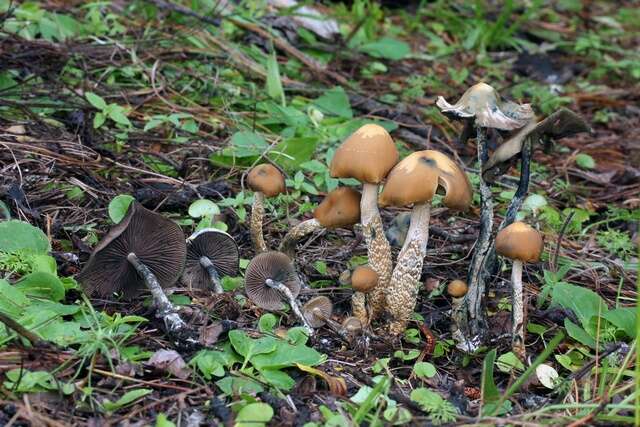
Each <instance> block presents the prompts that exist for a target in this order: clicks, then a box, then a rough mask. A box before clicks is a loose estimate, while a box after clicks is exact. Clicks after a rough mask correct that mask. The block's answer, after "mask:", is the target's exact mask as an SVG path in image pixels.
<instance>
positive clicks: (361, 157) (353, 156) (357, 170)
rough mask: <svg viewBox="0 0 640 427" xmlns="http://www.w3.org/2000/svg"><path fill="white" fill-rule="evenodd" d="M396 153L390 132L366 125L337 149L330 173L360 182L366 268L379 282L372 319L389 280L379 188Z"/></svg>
mask: <svg viewBox="0 0 640 427" xmlns="http://www.w3.org/2000/svg"><path fill="white" fill-rule="evenodd" d="M398 157H399V155H398V150H397V148H396V146H395V144H394V142H393V139H391V136H390V135H389V133H388V132H387V131H386V130H385V129H384V128H383V127H382V126H379V125H375V124H366V125H364V126H362V127H360V128H359V129H358V130H356V131H355V132H354V133H353V134H352V135H351V136H350V137H349V138H347V139H346V140H345V141H344V142H343V143H342V145H340V147H338V149H337V150H336V153H335V155H334V156H333V159H332V160H331V166H330V172H331V176H332V177H334V178H355V179H357V180H358V181H360V182H361V183H362V198H361V200H360V215H361V219H360V223H361V224H362V231H363V235H364V238H365V242H366V245H367V255H368V258H369V265H370V266H371V268H373V269H374V270H375V272H376V273H378V276H379V278H380V279H379V281H378V285H377V286H376V288H375V289H374V290H373V291H372V293H371V297H370V298H369V303H370V307H369V308H370V313H369V315H370V316H371V318H372V319H373V318H375V317H376V316H377V315H379V314H380V313H381V312H382V309H383V307H384V289H385V288H386V287H387V285H388V284H389V281H390V280H391V270H392V269H393V263H392V260H391V247H390V246H389V242H388V241H387V238H386V236H385V233H384V228H383V226H382V219H381V218H380V212H379V211H378V186H379V185H380V183H381V182H382V180H384V178H385V177H386V176H387V174H388V173H389V171H390V170H391V168H393V166H395V164H396V163H397V162H398Z"/></svg>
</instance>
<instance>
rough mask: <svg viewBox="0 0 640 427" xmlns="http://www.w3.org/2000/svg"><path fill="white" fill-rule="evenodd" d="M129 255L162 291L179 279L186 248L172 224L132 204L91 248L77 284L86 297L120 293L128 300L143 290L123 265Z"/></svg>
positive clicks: (134, 274)
mask: <svg viewBox="0 0 640 427" xmlns="http://www.w3.org/2000/svg"><path fill="white" fill-rule="evenodd" d="M132 252H133V253H134V254H136V256H137V257H138V258H139V259H140V261H141V262H142V263H143V264H145V265H146V266H147V267H149V269H150V270H151V271H152V272H153V274H154V275H155V276H156V278H157V279H158V282H159V283H160V286H162V287H163V288H166V287H169V286H171V285H173V284H174V283H175V282H176V280H178V278H179V277H180V274H181V273H182V270H183V269H184V263H185V257H186V253H187V247H186V243H185V239H184V234H183V233H182V230H181V229H180V227H179V226H178V225H177V224H176V223H174V222H173V221H171V220H169V219H167V218H165V217H163V216H162V215H160V214H158V213H155V212H152V211H150V210H148V209H146V208H144V207H143V206H142V205H141V204H140V203H138V202H136V201H134V202H133V203H131V205H130V206H129V210H128V211H127V214H126V215H125V217H124V218H123V219H122V221H120V222H119V223H118V224H116V225H115V226H113V228H111V230H110V231H109V233H107V235H106V236H104V237H103V239H102V240H101V241H100V243H98V245H97V246H96V247H95V249H94V250H93V253H92V254H91V257H90V258H89V262H88V263H87V265H86V266H85V267H84V269H83V270H82V271H81V272H80V274H79V275H78V277H77V278H78V281H79V282H80V283H82V285H83V286H84V288H85V290H86V291H87V293H88V294H90V295H99V296H101V297H107V296H109V295H110V294H112V293H114V292H122V293H123V295H124V297H125V298H128V299H130V298H133V297H135V296H136V295H139V294H140V293H141V292H142V291H144V290H145V289H147V287H146V285H145V283H144V280H143V278H142V277H140V275H139V274H138V273H137V272H136V270H135V268H134V267H133V266H132V265H131V264H130V263H129V261H127V255H129V254H130V253H132Z"/></svg>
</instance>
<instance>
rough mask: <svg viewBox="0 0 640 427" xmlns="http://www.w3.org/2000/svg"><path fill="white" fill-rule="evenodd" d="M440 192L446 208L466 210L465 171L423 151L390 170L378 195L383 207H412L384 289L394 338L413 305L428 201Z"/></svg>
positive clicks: (468, 194)
mask: <svg viewBox="0 0 640 427" xmlns="http://www.w3.org/2000/svg"><path fill="white" fill-rule="evenodd" d="M439 189H443V190H444V198H443V203H444V205H445V206H447V207H449V208H450V209H455V210H466V209H467V208H468V207H469V205H470V203H471V196H472V193H471V185H470V184H469V180H468V178H467V175H466V174H465V173H464V171H463V170H462V169H461V168H460V167H459V166H458V165H457V164H456V163H455V162H454V161H453V160H451V159H450V158H449V157H447V156H446V155H444V154H442V153H440V152H438V151H434V150H424V151H417V152H415V153H412V154H410V155H409V156H407V157H406V158H404V159H403V160H401V161H400V162H399V163H398V164H397V165H396V166H395V167H394V168H393V169H392V170H391V172H390V173H389V176H388V177H387V183H386V185H385V186H384V190H383V191H382V194H381V195H380V204H381V205H382V206H398V207H401V206H407V205H411V204H412V205H413V209H412V210H411V222H410V225H409V231H408V232H407V237H406V239H405V241H404V245H403V246H402V249H401V250H400V254H399V255H398V262H397V264H396V267H395V268H394V270H393V275H392V276H391V284H390V285H389V287H388V288H387V290H386V291H387V293H386V297H387V311H388V312H389V313H390V314H391V316H392V317H393V321H392V323H391V324H390V325H389V331H390V332H391V334H393V335H395V336H397V335H399V334H401V333H402V332H404V330H405V328H406V325H407V321H408V320H409V317H410V316H411V313H413V309H414V307H415V305H416V300H417V297H418V287H419V280H420V275H421V273H422V263H423V261H424V257H425V256H426V251H427V241H428V239H429V218H430V216H431V200H432V199H433V196H434V195H435V194H436V192H437V191H438V190H439Z"/></svg>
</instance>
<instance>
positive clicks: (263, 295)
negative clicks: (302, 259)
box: [244, 251, 300, 310]
mask: <svg viewBox="0 0 640 427" xmlns="http://www.w3.org/2000/svg"><path fill="white" fill-rule="evenodd" d="M267 279H271V280H273V281H274V282H279V283H282V284H283V285H284V286H286V287H287V288H289V290H290V291H291V294H292V295H293V298H296V297H297V296H298V294H299V293H300V281H299V279H298V274H297V273H296V271H295V269H294V268H293V263H292V262H291V259H290V258H289V257H288V256H286V255H285V254H283V253H282V252H277V251H269V252H263V253H261V254H259V255H257V256H256V257H255V258H253V259H252V260H251V262H250V263H249V266H248V267H247V271H246V273H245V276H244V282H245V291H246V292H247V296H248V297H249V299H251V301H253V303H254V304H255V305H257V306H258V307H260V308H263V309H265V310H282V309H283V308H284V304H283V303H282V301H283V298H284V296H282V295H281V294H280V292H278V290H276V289H274V288H272V287H270V286H267V283H266V281H267Z"/></svg>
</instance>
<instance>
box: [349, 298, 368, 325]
mask: <svg viewBox="0 0 640 427" xmlns="http://www.w3.org/2000/svg"><path fill="white" fill-rule="evenodd" d="M351 312H352V313H353V316H354V317H357V318H358V320H360V322H361V323H362V324H363V325H365V326H366V325H368V324H369V320H370V317H369V313H367V295H366V294H365V293H364V292H358V291H356V292H354V293H353V295H352V296H351Z"/></svg>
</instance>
